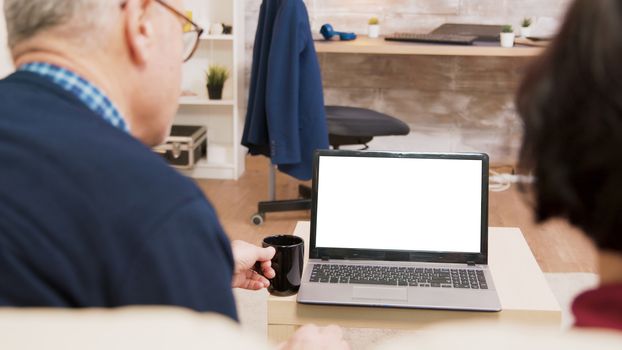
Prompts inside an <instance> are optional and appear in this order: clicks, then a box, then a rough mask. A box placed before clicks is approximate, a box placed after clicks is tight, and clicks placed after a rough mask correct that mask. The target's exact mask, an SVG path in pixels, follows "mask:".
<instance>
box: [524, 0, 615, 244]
mask: <svg viewBox="0 0 622 350" xmlns="http://www.w3.org/2000/svg"><path fill="white" fill-rule="evenodd" d="M517 108H518V112H519V114H520V116H521V118H522V120H523V123H524V136H523V145H522V149H521V154H520V162H519V163H520V168H521V169H522V170H529V171H532V172H533V175H535V177H536V184H535V193H534V195H535V198H534V199H535V211H536V218H537V220H538V221H539V222H542V221H545V220H547V219H549V218H553V217H561V218H565V219H568V221H570V223H572V224H573V225H575V226H577V227H579V228H580V229H582V230H583V231H584V232H585V233H586V234H587V235H588V236H589V237H590V238H592V239H593V240H594V242H595V243H596V244H597V246H598V247H599V248H600V249H605V250H615V251H618V252H622V1H619V0H577V1H575V2H574V3H573V5H572V6H571V7H570V9H569V12H568V14H567V15H566V19H565V22H564V24H563V26H562V28H561V30H560V32H559V34H558V36H557V37H556V38H555V40H554V41H553V42H552V43H551V45H550V46H549V48H548V49H547V50H546V51H545V53H544V54H543V55H542V56H540V57H539V58H538V59H536V61H534V63H533V64H532V65H531V66H530V67H529V69H528V72H527V76H526V78H525V80H524V81H523V83H522V85H521V87H520V90H519V93H518V98H517Z"/></svg>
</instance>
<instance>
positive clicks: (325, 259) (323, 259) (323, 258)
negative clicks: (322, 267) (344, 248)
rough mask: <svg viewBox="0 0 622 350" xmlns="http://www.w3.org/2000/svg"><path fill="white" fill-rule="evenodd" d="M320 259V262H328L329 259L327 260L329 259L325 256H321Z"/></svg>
mask: <svg viewBox="0 0 622 350" xmlns="http://www.w3.org/2000/svg"><path fill="white" fill-rule="evenodd" d="M320 259H322V261H328V260H330V258H329V257H327V256H323V257H321V258H320Z"/></svg>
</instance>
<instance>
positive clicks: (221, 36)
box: [200, 34, 233, 41]
mask: <svg viewBox="0 0 622 350" xmlns="http://www.w3.org/2000/svg"><path fill="white" fill-rule="evenodd" d="M200 39H201V40H214V41H233V34H217V35H210V34H203V35H201V38H200Z"/></svg>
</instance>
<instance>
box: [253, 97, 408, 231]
mask: <svg viewBox="0 0 622 350" xmlns="http://www.w3.org/2000/svg"><path fill="white" fill-rule="evenodd" d="M325 108H326V119H327V123H328V140H329V144H330V146H331V147H332V148H333V149H339V148H340V147H341V146H346V145H362V146H363V149H367V148H369V147H368V146H367V144H368V143H369V142H370V141H371V140H372V139H373V138H374V137H376V136H398V135H408V133H409V132H410V128H409V127H408V125H407V124H406V123H404V122H403V121H401V120H399V119H396V118H394V117H391V116H389V115H386V114H383V113H380V112H376V111H374V110H371V109H366V108H356V107H345V106H326V107H325ZM268 191H269V196H270V200H269V201H263V202H259V203H258V205H257V213H255V214H253V216H252V217H251V221H252V223H253V224H255V225H261V224H263V222H264V220H265V218H266V213H274V212H284V211H298V210H309V209H311V189H310V188H309V187H308V186H304V185H299V186H298V195H299V199H290V200H276V171H275V168H274V166H273V165H272V164H271V165H270V175H269V185H268Z"/></svg>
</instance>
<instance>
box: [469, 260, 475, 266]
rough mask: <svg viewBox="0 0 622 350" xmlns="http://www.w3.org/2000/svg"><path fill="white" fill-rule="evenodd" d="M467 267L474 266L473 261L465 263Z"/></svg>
mask: <svg viewBox="0 0 622 350" xmlns="http://www.w3.org/2000/svg"><path fill="white" fill-rule="evenodd" d="M467 265H469V266H475V261H467Z"/></svg>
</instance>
